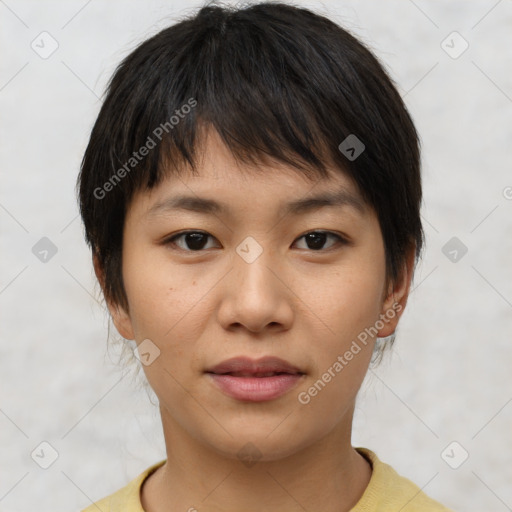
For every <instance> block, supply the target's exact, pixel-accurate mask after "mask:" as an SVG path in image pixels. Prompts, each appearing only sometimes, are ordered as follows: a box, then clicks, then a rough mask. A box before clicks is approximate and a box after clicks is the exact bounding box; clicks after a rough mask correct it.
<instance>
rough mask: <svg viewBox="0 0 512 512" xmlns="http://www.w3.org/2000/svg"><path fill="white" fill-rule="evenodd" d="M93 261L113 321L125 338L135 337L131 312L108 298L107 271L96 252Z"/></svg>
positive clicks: (131, 338)
mask: <svg viewBox="0 0 512 512" xmlns="http://www.w3.org/2000/svg"><path fill="white" fill-rule="evenodd" d="M92 261H93V266H94V273H95V274H96V277H97V279H98V282H99V283H100V286H101V290H102V292H103V296H104V297H105V301H106V303H107V307H108V310H109V312H110V316H111V317H112V321H113V322H114V325H115V326H116V329H117V331H118V332H119V334H120V335H121V336H122V337H123V338H125V339H127V340H133V339H135V336H134V335H133V326H132V321H131V318H130V315H129V313H128V312H127V311H125V309H124V308H123V307H122V306H120V305H119V304H114V303H113V302H112V301H110V300H109V299H107V295H106V294H105V273H104V271H103V268H102V267H101V265H100V262H99V259H98V256H97V254H96V253H94V254H93V257H92Z"/></svg>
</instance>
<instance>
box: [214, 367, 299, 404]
mask: <svg viewBox="0 0 512 512" xmlns="http://www.w3.org/2000/svg"><path fill="white" fill-rule="evenodd" d="M208 375H210V377H211V378H212V379H213V381H214V382H215V384H216V385H217V386H218V387H219V388H220V390H221V391H222V392H224V393H225V394H226V395H228V396H230V397H232V398H235V399H237V400H245V401H247V402H265V401H268V400H274V399H275V398H279V397H280V396H282V395H284V394H285V393H287V392H288V391H290V389H292V388H293V387H295V386H296V385H297V383H298V382H299V380H300V379H301V377H302V375H300V374H289V373H283V374H281V375H273V376H272V377H235V376H233V375H219V374H215V373H209V374H208Z"/></svg>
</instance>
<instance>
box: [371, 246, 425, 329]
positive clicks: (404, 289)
mask: <svg viewBox="0 0 512 512" xmlns="http://www.w3.org/2000/svg"><path fill="white" fill-rule="evenodd" d="M415 250H416V248H415V246H414V245H413V246H412V247H411V248H410V249H409V252H408V253H407V257H406V261H405V264H404V266H403V268H402V272H401V274H400V276H399V277H398V280H397V281H394V282H391V283H390V284H389V287H388V289H387V293H386V295H385V298H384V301H383V303H382V309H381V316H380V318H381V320H382V321H383V323H384V327H383V328H382V329H379V332H378V337H379V338H386V337H387V336H391V334H393V333H394V332H395V330H396V327H397V325H398V321H399V320H400V317H401V316H402V314H403V312H404V310H405V305H406V304H407V299H408V297H409V291H410V287H411V281H412V276H413V273H414V261H415Z"/></svg>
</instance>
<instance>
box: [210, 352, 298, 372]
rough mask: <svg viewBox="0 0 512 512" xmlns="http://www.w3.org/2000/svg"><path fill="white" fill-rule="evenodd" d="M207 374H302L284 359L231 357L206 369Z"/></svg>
mask: <svg viewBox="0 0 512 512" xmlns="http://www.w3.org/2000/svg"><path fill="white" fill-rule="evenodd" d="M206 372H207V373H215V374H218V375H219V374H226V373H240V374H248V375H253V374H258V373H290V374H301V375H302V374H303V373H304V372H302V371H301V370H300V369H299V368H297V367H296V366H294V365H292V364H291V363H289V362H288V361H285V360H284V359H280V358H279V357H270V356H266V357H262V358H260V359H251V358H250V357H233V358H232V359H226V360H225V361H222V362H221V363H219V364H217V365H215V366H213V367H211V368H208V369H207V370H206Z"/></svg>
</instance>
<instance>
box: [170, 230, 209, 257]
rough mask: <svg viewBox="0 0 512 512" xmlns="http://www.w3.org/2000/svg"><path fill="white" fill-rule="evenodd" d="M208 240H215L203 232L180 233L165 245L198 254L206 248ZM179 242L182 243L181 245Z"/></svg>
mask: <svg viewBox="0 0 512 512" xmlns="http://www.w3.org/2000/svg"><path fill="white" fill-rule="evenodd" d="M208 238H213V237H212V235H210V234H208V233H205V232H203V231H184V232H182V233H178V234H177V235H174V236H173V237H171V238H169V239H168V240H166V241H165V244H166V245H167V244H170V245H174V246H177V247H178V248H180V249H182V250H184V251H188V252H198V251H202V250H203V249H205V248H206V249H209V248H210V247H206V245H207V241H208ZM177 241H180V242H179V243H178V242H177Z"/></svg>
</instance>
